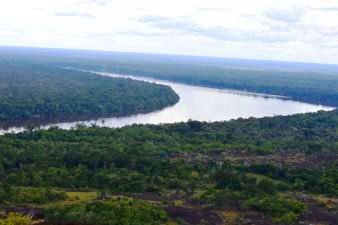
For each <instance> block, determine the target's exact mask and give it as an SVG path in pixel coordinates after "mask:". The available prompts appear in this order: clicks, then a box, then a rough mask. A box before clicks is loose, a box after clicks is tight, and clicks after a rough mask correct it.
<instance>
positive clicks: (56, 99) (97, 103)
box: [0, 55, 179, 127]
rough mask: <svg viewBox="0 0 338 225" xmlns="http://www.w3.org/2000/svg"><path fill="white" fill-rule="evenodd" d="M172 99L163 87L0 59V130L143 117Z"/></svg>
mask: <svg viewBox="0 0 338 225" xmlns="http://www.w3.org/2000/svg"><path fill="white" fill-rule="evenodd" d="M178 100H179V96H178V95H177V94H176V93H175V92H174V91H173V90H172V89H171V88H170V87H167V86H163V85H157V84H150V83H146V82H140V81H133V80H127V79H117V78H109V77H103V76H99V75H95V74H92V73H85V72H80V71H69V70H66V69H62V68H60V67H57V66H55V65H46V64H43V63H39V62H31V61H29V57H27V58H19V57H16V56H11V55H1V56H0V127H6V126H10V125H17V124H19V125H22V124H23V123H25V122H28V123H31V122H36V123H48V122H60V121H68V120H81V119H92V118H98V117H110V116H126V115H131V114H138V113H146V112H151V111H154V110H158V109H162V108H164V107H166V106H169V105H173V104H175V103H177V102H178Z"/></svg>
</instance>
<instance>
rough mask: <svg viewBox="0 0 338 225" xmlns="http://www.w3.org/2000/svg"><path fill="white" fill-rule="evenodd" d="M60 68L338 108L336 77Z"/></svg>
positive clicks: (184, 66)
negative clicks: (239, 92)
mask: <svg viewBox="0 0 338 225" xmlns="http://www.w3.org/2000/svg"><path fill="white" fill-rule="evenodd" d="M48 60H51V61H52V62H57V63H58V64H60V65H64V66H70V67H76V68H81V69H86V70H94V71H105V72H113V73H122V74H131V75H136V76H149V77H154V78H158V79H164V80H170V81H175V82H181V83H186V84H193V85H201V86H209V87H216V88H227V89H236V90H243V91H250V92H258V93H264V94H272V95H282V96H287V97H290V98H291V99H293V100H297V101H302V102H308V103H313V104H321V105H327V106H334V107H337V106H338V71H337V74H325V73H322V74H321V73H315V72H314V73H311V72H292V71H278V70H258V69H257V70H255V69H245V68H243V69H240V68H234V69H230V68H224V67H219V66H212V65H210V66H209V65H205V64H203V65H197V64H188V63H178V62H158V61H157V62H149V61H120V60H115V59H114V58H112V59H94V58H70V59H67V61H65V60H64V59H62V58H53V59H51V58H50V59H47V60H46V61H48Z"/></svg>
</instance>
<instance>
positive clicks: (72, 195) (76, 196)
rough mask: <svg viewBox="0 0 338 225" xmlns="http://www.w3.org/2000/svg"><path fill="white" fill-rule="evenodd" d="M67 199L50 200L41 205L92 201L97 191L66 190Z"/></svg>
mask: <svg viewBox="0 0 338 225" xmlns="http://www.w3.org/2000/svg"><path fill="white" fill-rule="evenodd" d="M66 194H67V199H66V200H63V201H57V202H51V203H48V204H45V205H43V207H44V208H48V207H55V206H63V205H73V204H79V203H84V202H90V201H94V200H95V199H97V197H98V193H97V192H95V191H89V192H66Z"/></svg>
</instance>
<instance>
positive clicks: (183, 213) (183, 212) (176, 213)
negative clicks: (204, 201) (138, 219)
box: [164, 206, 223, 225]
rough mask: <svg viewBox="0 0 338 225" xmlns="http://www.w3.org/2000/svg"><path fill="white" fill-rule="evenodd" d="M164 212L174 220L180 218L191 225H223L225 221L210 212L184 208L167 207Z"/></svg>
mask: <svg viewBox="0 0 338 225" xmlns="http://www.w3.org/2000/svg"><path fill="white" fill-rule="evenodd" d="M164 210H165V211H166V212H167V213H168V216H169V217H170V218H171V219H172V220H177V219H178V218H180V219H182V220H184V221H185V222H187V223H189V224H191V225H198V224H201V223H202V222H206V224H209V225H221V224H223V219H222V218H221V217H220V216H218V215H217V214H216V213H214V212H212V211H209V210H201V209H194V208H187V207H182V206H166V207H164Z"/></svg>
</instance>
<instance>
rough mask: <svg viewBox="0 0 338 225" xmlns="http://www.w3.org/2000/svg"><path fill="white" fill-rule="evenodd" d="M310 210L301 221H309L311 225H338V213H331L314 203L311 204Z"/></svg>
mask: <svg viewBox="0 0 338 225" xmlns="http://www.w3.org/2000/svg"><path fill="white" fill-rule="evenodd" d="M308 208H309V210H308V212H307V213H306V214H304V215H301V216H300V220H302V221H307V222H308V223H309V224H328V225H336V224H338V215H337V212H336V213H335V214H334V213H331V212H329V211H328V210H326V209H324V208H322V207H318V206H317V205H315V204H313V203H311V204H309V205H308Z"/></svg>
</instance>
